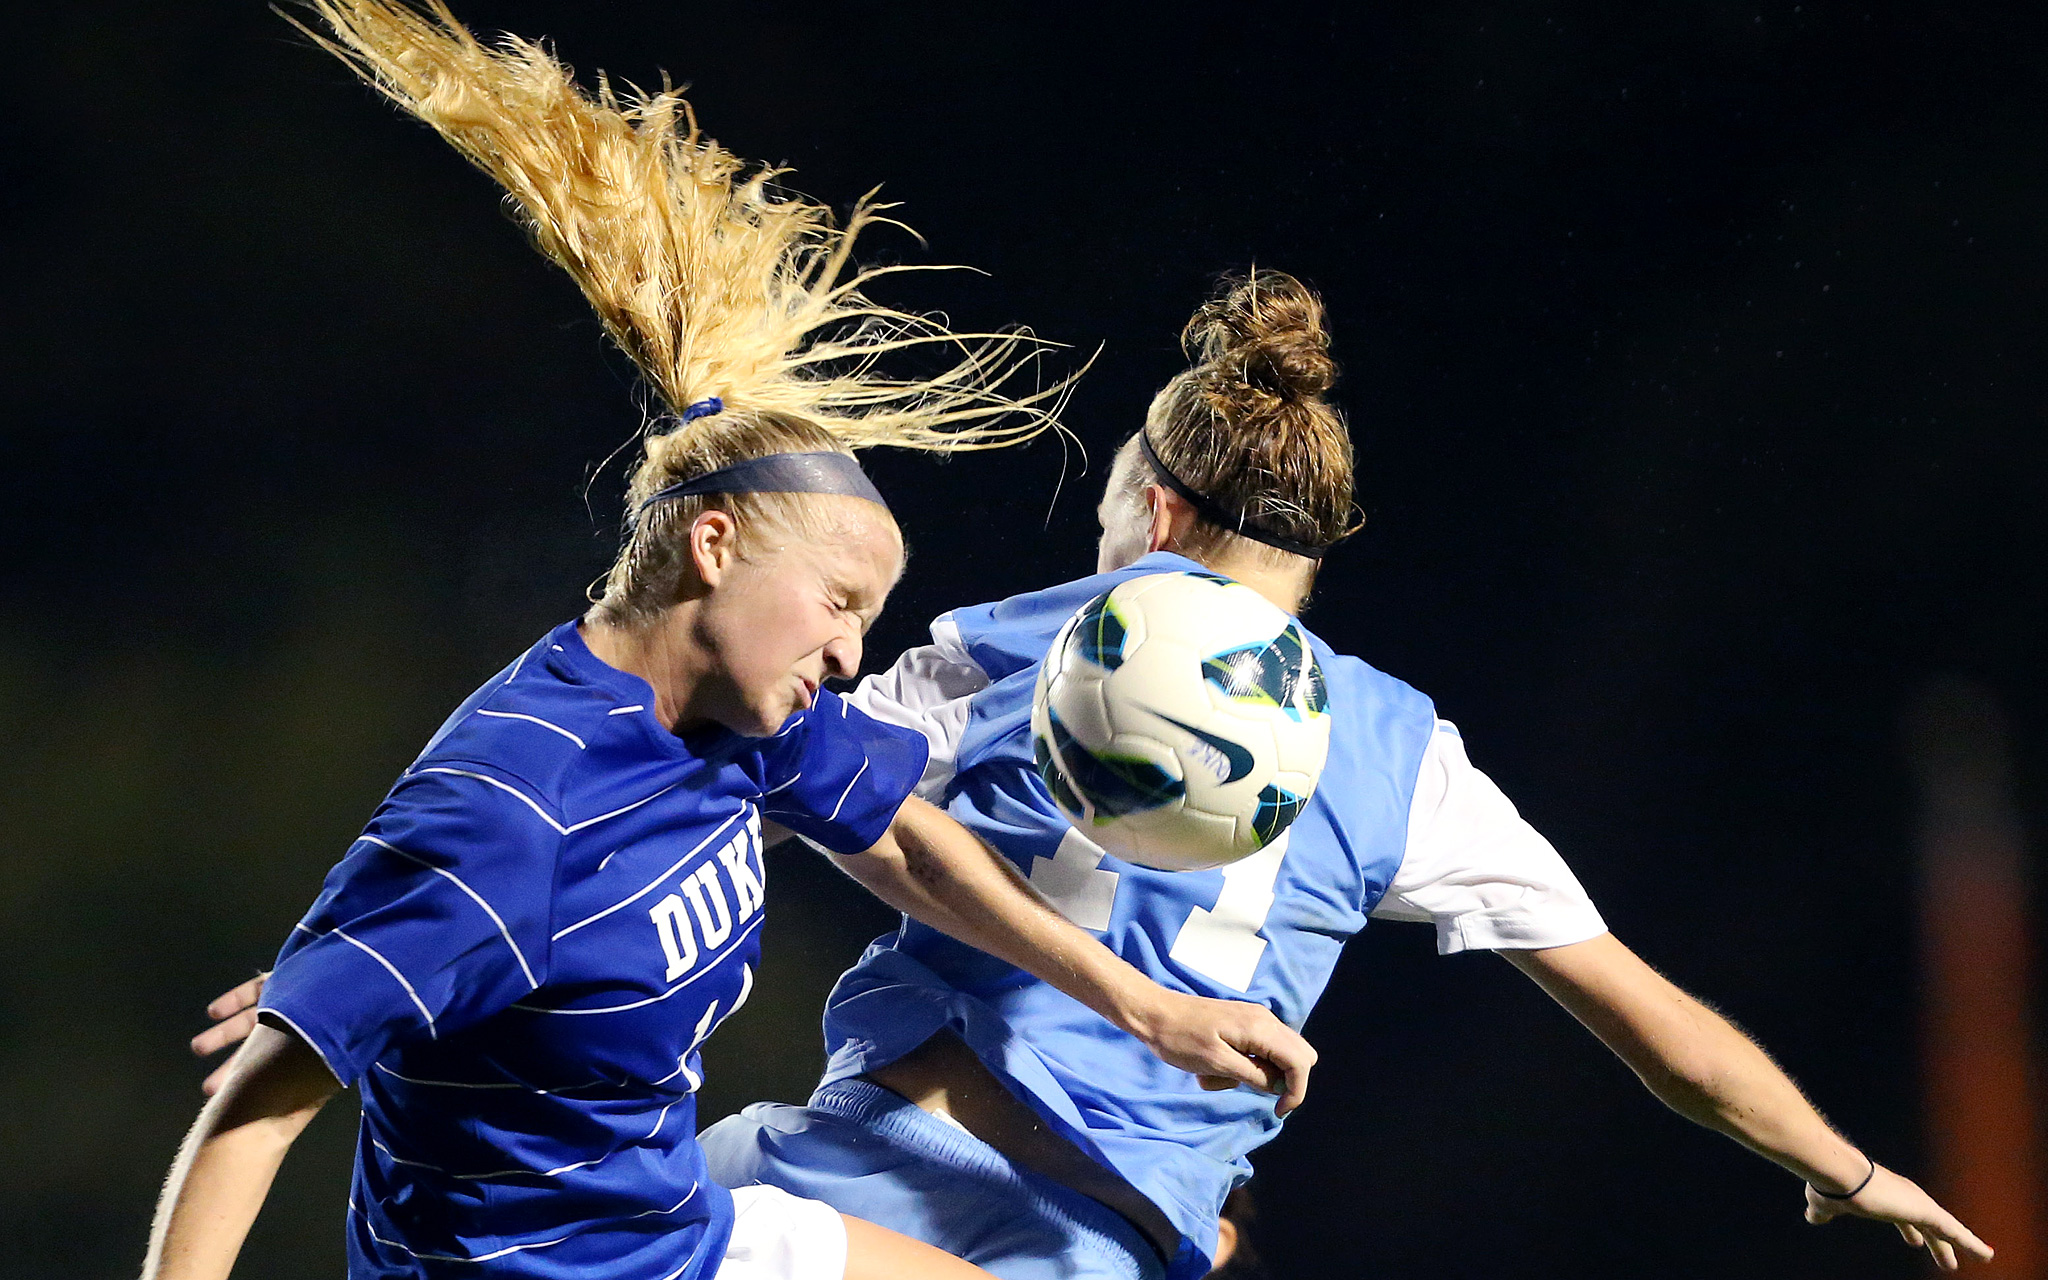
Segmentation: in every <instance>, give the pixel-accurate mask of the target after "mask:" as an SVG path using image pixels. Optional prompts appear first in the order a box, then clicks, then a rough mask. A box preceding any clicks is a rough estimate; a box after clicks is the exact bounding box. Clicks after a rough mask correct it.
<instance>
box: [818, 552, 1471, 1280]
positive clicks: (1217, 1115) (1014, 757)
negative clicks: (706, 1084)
mask: <svg viewBox="0 0 2048 1280" xmlns="http://www.w3.org/2000/svg"><path fill="white" fill-rule="evenodd" d="M1201 568H1202V566H1200V565H1198V564H1196V563H1195V562H1193V561H1191V560H1187V559H1183V558H1182V557H1180V556H1176V555H1172V554H1169V553H1164V552H1155V553H1153V554H1152V555H1148V556H1146V557H1145V558H1144V559H1142V560H1140V561H1138V562H1137V563H1136V564H1135V565H1132V566H1130V567H1129V568H1126V569H1121V570H1118V571H1116V572H1113V573H1106V574H1099V575H1096V576H1094V577H1090V578H1084V579H1082V580H1080V581H1078V582H1071V583H1068V584H1066V585H1064V586H1059V587H1053V588H1051V589H1049V590H1045V591H1036V592H1031V593H1029V594H1026V595H1021V596H1013V597H1012V598H1010V599H1008V600H1004V601H1002V602H1000V603H998V604H993V605H981V606H976V607H974V608H969V609H961V610H957V611H955V612H954V613H952V614H951V615H949V621H943V620H942V626H941V627H935V628H934V630H935V632H936V631H939V630H941V629H946V630H956V631H957V635H958V641H959V644H960V645H961V646H963V647H964V649H965V651H966V654H967V655H968V656H969V657H970V658H971V660H972V663H973V664H974V665H975V666H977V667H979V668H980V670H981V672H982V673H984V674H985V675H986V677H987V684H986V687H984V688H982V689H981V690H980V691H979V692H977V693H974V694H973V695H972V697H971V698H969V699H968V700H967V702H966V708H965V716H966V720H965V725H964V728H959V729H958V731H959V737H958V746H957V749H956V755H955V763H954V771H953V773H952V776H951V778H950V780H948V781H946V782H945V792H944V795H945V799H946V803H947V807H948V809H949V810H950V812H951V813H952V814H953V816H954V817H955V818H958V819H959V820H960V821H961V822H962V823H964V824H965V825H966V826H968V827H969V828H970V829H972V830H973V831H975V832H976V833H977V834H979V835H980V836H981V837H982V838H983V839H985V840H987V841H988V842H989V843H990V844H991V845H993V846H994V847H995V848H996V849H998V850H1000V851H1001V852H1002V853H1003V854H1004V855H1006V856H1007V857H1008V858H1009V859H1010V860H1011V861H1012V862H1013V863H1015V864H1016V865H1017V867H1018V868H1019V869H1020V870H1021V871H1023V872H1024V873H1025V874H1026V875H1027V876H1029V877H1030V879H1031V881H1032V883H1033V884H1035V885H1037V886H1038V887H1039V888H1040V889H1041V890H1042V891H1043V892H1045V893H1046V895H1047V896H1048V897H1050V898H1051V899H1052V900H1053V901H1054V902H1055V903H1056V904H1057V905H1058V906H1059V907H1060V908H1061V910H1062V911H1063V912H1065V913H1066V915H1067V916H1068V917H1069V918H1070V919H1072V920H1073V921H1074V922H1075V923H1077V924H1079V925H1081V926H1083V927H1084V928H1089V929H1092V930H1095V931H1096V932H1097V933H1099V934H1100V935H1101V936H1102V938H1103V940H1104V941H1105V942H1106V943H1107V944H1108V946H1109V947H1110V948H1111V949H1112V950H1114V951H1115V952H1117V954H1119V955H1121V956H1122V957H1123V958H1124V959H1126V960H1128V961H1130V962H1131V963H1132V964H1134V965H1136V966H1137V967H1138V968H1140V969H1142V970H1143V971H1144V972H1145V973H1147V974H1148V975H1150V976H1151V977H1152V978H1153V979H1155V980H1156V981H1158V982H1159V983H1161V984H1162V985H1164V986H1167V987H1170V988H1174V989H1176V990H1180V991H1188V992H1193V993H1195V994H1197V995H1204V996H1212V997H1220V998H1235V999H1249V1000H1254V1001H1257V1002H1259V1003H1261V1004H1264V1005H1266V1006H1267V1007H1268V1008H1270V1009H1272V1010H1273V1012H1274V1013H1275V1014H1276V1015H1278V1016H1279V1017H1280V1018H1281V1019H1282V1020H1283V1021H1285V1022H1287V1023H1288V1024H1289V1025H1290V1026H1294V1027H1297V1028H1298V1027H1300V1026H1301V1025H1302V1023H1303V1021H1304V1020H1305V1019H1306V1018H1307V1017H1308V1013H1309V1010H1310V1008H1311V1007H1312V1006H1313V1005H1314V1003H1315V1001H1316V998H1317V997H1318V996H1319V995H1321V993H1322V991H1323V987H1324V985H1325V984H1326V983H1327V982H1328V981H1329V977H1330V973H1331V970H1332V969H1333V967H1334V966H1335V964H1336V961H1337V955H1338V952H1339V949H1340V948H1341V947H1342V946H1343V944H1344V942H1345V940H1346V939H1348V938H1350V937H1351V936H1352V935H1353V934H1355V933H1357V932H1358V931H1359V930H1360V929H1362V928H1364V926H1365V923H1366V917H1367V914H1368V913H1369V912H1370V911H1371V910H1372V908H1373V906H1374V905H1375V904H1376V903H1377V902H1378V901H1379V900H1380V898H1381V896H1382V895H1383V894H1384V893H1385V892H1386V890H1387V887H1388V885H1389V883H1390V882H1391V881H1392V879H1393V877H1394V875H1395V873H1396V872H1397V871H1398V870H1399V868H1400V866H1401V862H1402V857H1403V853H1404V850H1405V847H1406V843H1407V828H1408V818H1409V810H1410V802H1411V799H1412V796H1413V793H1414V788H1415V783H1416V776H1417V772H1418V770H1419V768H1420V766H1421V762H1422V759H1423V755H1424V752H1425V750H1426V749H1427V747H1428V746H1429V744H1430V740H1431V737H1432V735H1433V734H1434V733H1435V732H1436V727H1437V721H1436V712H1435V708H1434V707H1433V706H1432V705H1431V703H1430V701H1429V699H1427V698H1426V697H1424V696H1423V695H1422V694H1420V693H1418V692H1416V691H1415V690H1414V689H1412V688H1410V687H1409V686H1407V685H1405V684H1403V683H1401V682H1400V681H1399V680H1396V679H1394V678H1392V677H1391V676H1387V675H1384V674H1382V673H1380V672H1378V671H1376V670H1374V669H1373V668H1371V667H1369V666H1367V665H1366V664H1365V663H1363V662H1360V661H1359V660H1358V659H1356V658H1350V657H1343V656H1340V655H1338V654H1336V653H1334V652H1333V651H1332V650H1331V649H1330V647H1329V646H1328V645H1327V644H1325V643H1323V641H1322V640H1320V639H1318V638H1316V637H1315V636H1313V635H1311V636H1310V637H1309V640H1310V643H1311V644H1312V645H1313V647H1314V649H1315V654H1316V658H1317V659H1318V661H1320V662H1321V663H1322V666H1323V672H1324V675H1325V677H1326V679H1327V681H1328V687H1329V702H1330V707H1331V711H1332V713H1333V729H1332V735H1331V741H1330V752H1329V760H1328V763H1327V764H1326V765H1325V766H1324V769H1323V775H1322V779H1321V782H1320V784H1319V785H1318V786H1317V789H1316V793H1315V797H1314V798H1313V799H1312V800H1311V801H1310V803H1309V805H1308V806H1307V807H1306V808H1305V809H1304V810H1303V811H1302V813H1301V815H1300V817H1298V818H1297V819H1296V820H1295V822H1294V825H1293V826H1292V827H1290V828H1289V829H1288V830H1287V832H1286V833H1285V834H1284V835H1283V836H1282V838H1281V839H1280V840H1279V841H1276V842H1275V843H1274V844H1273V845H1271V846H1268V847H1267V848H1266V849H1264V850H1262V851H1260V852H1259V853H1257V854H1255V855H1253V856H1252V857H1249V858H1246V859H1245V860H1243V861H1241V862H1238V863H1235V864H1233V865H1231V866H1229V867H1226V868H1223V869H1221V870H1216V871H1204V872H1184V873H1171V872H1162V871H1154V870H1150V869H1148V868H1145V867H1140V866H1135V865H1133V864H1130V863H1127V862H1123V861H1121V860H1120V859H1118V858H1115V857H1113V856H1107V855H1105V854H1104V853H1103V852H1102V850H1100V849H1099V848H1097V847H1096V846H1094V845H1093V844H1091V843H1090V842H1088V841H1087V840H1086V839H1085V838H1083V837H1082V836H1081V835H1080V834H1079V833H1078V832H1076V831H1075V830H1074V829H1073V828H1072V827H1071V826H1070V825H1069V824H1068V823H1067V820H1066V819H1065V818H1063V817H1062V816H1061V815H1060V813H1059V811H1058V810H1057V809H1055V808H1054V807H1053V804H1052V800H1051V797H1050V796H1049V795H1048V794H1047V792H1046V790H1045V787H1044V784H1043V783H1042V782H1040V780H1039V778H1038V776H1037V774H1036V772H1035V770H1034V769H1033V767H1032V752H1031V741H1030V723H1029V722H1030V714H1031V697H1032V691H1033V688H1034V686H1035V683H1036V681H1037V678H1038V667H1039V663H1040V661H1041V660H1042V658H1043V657H1044V655H1045V652H1046V650H1047V649H1048V648H1049V647H1050V645H1051V643H1052V639H1053V635H1054V633H1055V632H1056V631H1057V630H1058V629H1059V627H1060V625H1061V624H1062V623H1064V622H1065V621H1066V620H1067V618H1068V617H1069V616H1071V615H1072V614H1073V613H1074V612H1075V610H1077V609H1079V608H1080V607H1081V606H1082V605H1083V604H1085V603H1087V602H1088V601H1090V600H1092V599H1094V598H1095V597H1096V596H1099V595H1101V594H1103V593H1104V592H1106V591H1108V590H1109V589H1110V588H1111V587H1113V586H1115V585H1116V584H1117V583H1119V582H1122V581H1124V580H1126V579H1128V578H1131V577H1135V576H1138V575H1141V574H1148V573H1162V572H1170V571H1175V570H1200V569H1201ZM956 728H958V726H957V725H956ZM942 1028H950V1029H951V1030H953V1031H954V1032H955V1033H957V1034H958V1035H959V1036H960V1037H961V1038H962V1039H963V1040H964V1041H965V1042H966V1043H967V1044H968V1045H969V1046H970V1047H971V1048H972V1049H973V1050H974V1051H975V1052H976V1054H977V1055H978V1056H979V1057H980V1058H981V1060H982V1061H983V1062H984V1063H985V1064H986V1065H987V1066H988V1067H989V1068H990V1070H992V1071H993V1072H995V1074H996V1075H997V1076H998V1077H999V1078H1001V1079H1002V1080H1003V1081H1004V1082H1005V1083H1006V1084H1008V1086H1009V1087H1010V1088H1011V1089H1012V1090H1013V1091H1015V1092H1016V1093H1017V1094H1018V1095H1019V1096H1020V1097H1022V1098H1023V1099H1024V1100H1025V1101H1027V1102H1029V1103H1030V1104H1031V1105H1032V1106H1033V1108H1034V1109H1035V1110H1036V1111H1038V1112H1039V1114H1040V1115H1042V1116H1043V1117H1044V1118H1045V1119H1046V1121H1047V1123H1049V1124H1050V1125H1052V1126H1053V1127H1054V1128H1055V1129H1057V1130H1058V1131H1059V1132H1061V1133H1062V1134H1064V1135H1065V1136H1066V1137H1067V1138H1068V1139H1070V1140H1071V1141H1073V1142H1074V1143H1075V1144H1076V1145H1077V1146H1079V1147H1080V1148H1081V1149H1082V1150H1083V1151H1085V1152H1087V1153H1088V1154H1090V1155H1091V1156H1093V1157H1095V1158H1096V1159H1097V1160H1099V1161H1101V1162H1102V1163H1103V1164H1105V1165H1107V1166H1108V1167H1110V1168H1111V1169H1113V1170H1114V1171H1115V1172H1116V1173H1118V1174H1119V1175H1121V1176H1122V1177H1123V1178H1124V1179H1125V1180H1126V1181H1128V1182H1130V1183H1131V1184H1132V1185H1133V1186H1134V1187H1136V1188H1137V1189H1138V1190H1139V1191H1140V1192H1142V1193H1143V1194H1144V1195H1145V1196H1146V1197H1147V1198H1148V1199H1150V1200H1151V1201H1152V1202H1153V1203H1155V1204H1156V1205H1158V1206H1159V1207H1160V1209H1162V1210H1163V1211H1164V1212H1165V1213H1166V1215H1167V1217H1168V1218H1169V1219H1171V1221H1172V1222H1173V1224H1174V1226H1175V1227H1176V1228H1177V1229H1178V1230H1179V1232H1180V1233H1181V1235H1182V1242H1181V1247H1180V1250H1179V1252H1178V1255H1177V1256H1176V1257H1174V1258H1173V1259H1172V1260H1171V1263H1170V1266H1169V1275H1171V1276H1173V1277H1175V1278H1176V1280H1186V1278H1188V1277H1194V1276H1199V1275H1200V1274H1202V1273H1203V1272H1204V1271H1206V1270H1207V1269H1208V1266H1209V1258H1210V1256H1211V1254H1212V1253H1213V1251H1214V1248H1215V1241H1216V1221H1217V1216H1218V1213H1219V1211H1220V1209H1221V1206H1222V1203H1223V1198H1224V1196H1225V1194H1226V1193H1227V1192H1228V1191H1229V1190H1230V1188H1231V1187H1232V1186H1233V1185H1235V1184H1236V1183H1238V1182H1240V1181H1242V1180H1243V1179H1245V1178H1246V1177H1248V1176H1250V1172H1251V1166H1250V1164H1249V1162H1248V1161H1247V1159H1246V1157H1247V1154H1248V1153H1249V1152H1250V1151H1252V1150H1253V1149H1254V1148H1256V1147H1258V1146H1259V1145H1260V1144H1262V1143H1264V1142H1266V1141H1267V1140H1269V1139H1270V1138H1271V1137H1272V1136H1273V1135H1274V1133H1275V1132H1276V1131H1277V1129H1278V1127H1279V1124H1280V1121H1279V1119H1278V1118H1277V1117H1276V1116H1275V1115H1274V1113H1273V1108H1274V1101H1275V1100H1274V1099H1273V1098H1272V1097H1270V1096H1269V1095H1266V1094H1263V1093H1259V1092H1257V1091H1254V1090H1252V1089H1248V1088H1239V1089H1233V1090H1228V1091H1224V1092H1208V1091H1205V1090H1203V1089H1202V1088H1200V1086H1199V1085H1198V1084H1197V1083H1196V1081H1195V1079H1194V1077H1193V1076H1191V1075H1188V1074H1187V1073H1185V1072H1182V1071H1179V1070H1177V1069H1175V1068H1173V1067H1169V1066H1167V1065H1166V1064H1164V1063H1162V1062H1160V1061H1159V1060H1158V1059H1157V1058H1155V1057H1154V1056H1153V1055H1152V1054H1151V1052H1150V1051H1149V1050H1147V1049H1146V1048H1145V1046H1144V1045H1143V1044H1141V1043H1140V1042H1139V1041H1137V1040H1136V1039H1134V1038H1133V1037H1131V1036H1128V1035H1126V1034H1124V1033H1123V1032H1121V1031H1119V1030H1117V1029H1116V1028H1115V1027H1113V1026H1111V1025H1110V1024H1109V1023H1108V1022H1106V1021H1105V1020H1103V1019H1102V1018H1101V1017H1099V1016H1098V1015H1096V1014H1095V1013H1093V1012H1091V1011H1090V1010H1088V1009H1087V1008H1085V1007H1084V1006H1082V1005H1081V1004H1079V1003H1078V1002H1076V1001H1074V1000H1072V999H1071V998H1069V997H1067V996H1065V995H1063V994H1061V993H1060V992H1058V991H1056V990H1054V989H1053V988H1052V987H1050V986H1048V985H1047V984H1045V983H1043V982H1041V981H1038V980H1037V979H1035V978H1032V977H1031V976H1030V975H1028V974H1025V973H1023V972H1020V971H1019V970H1017V969H1015V968H1013V967H1011V966H1009V965H1007V964H1004V963H1003V962H1001V961H999V960H996V959H993V958H991V957H989V956H987V955H984V954H982V953H981V952H978V951H975V950H973V949H972V948H969V947H967V946H965V945H963V944H961V943H958V942H955V941H954V940H952V939H950V938H947V937H945V936H944V935H942V934H939V933H936V932H934V931H932V930H930V929H928V928H926V927H924V926H922V925H919V924H917V923H915V922H913V921H910V920H907V919H906V920H905V921H904V924H903V927H902V929H901V930H900V931H898V932H897V933H895V934H892V935H889V936H886V937H884V938H881V939H879V940H877V941H876V942H875V944H874V945H872V946H871V947H869V948H868V951H867V954H866V955H865V956H864V957H863V958H862V959H861V961H860V963H859V964H858V965H856V966H855V967H854V968H853V969H852V970H850V971H849V972H848V973H847V974H846V975H845V976H844V977H843V978H842V979H841V980H840V982H839V985H838V987H837V988H836V989H835V990H834V991H833V993H832V998H831V1002H830V1004H829V1005H828V1007H827V1009H826V1013H825V1037H826V1045H827V1049H828V1051H829V1053H830V1055H831V1056H830V1061H829V1064H828V1066H827V1069H826V1075H825V1079H826V1081H827V1083H828V1084H829V1083H830V1082H832V1081H837V1080H843V1079H846V1078H847V1077H850V1076H854V1075H857V1074H859V1073H861V1072H864V1071H867V1070H871V1069H873V1068H875V1067H879V1066H882V1065H884V1064H886V1063H888V1062H891V1061H893V1060H895V1059H896V1058H898V1057H901V1056H902V1055H903V1054H905V1053H908V1052H909V1051H910V1050H912V1049H914V1048H916V1047H917V1046H918V1045H919V1044H921V1043H923V1042H924V1041H925V1040H926V1039H927V1038H929V1037H930V1036H931V1035H932V1034H934V1033H935V1032H937V1031H939V1030H940V1029H942Z"/></svg>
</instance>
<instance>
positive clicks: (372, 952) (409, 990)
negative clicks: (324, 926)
mask: <svg viewBox="0 0 2048 1280" xmlns="http://www.w3.org/2000/svg"><path fill="white" fill-rule="evenodd" d="M292 928H294V929H305V931H306V932H307V933H311V934H313V936H314V937H316V938H318V937H321V936H323V935H321V934H318V933H314V932H313V930H311V929H306V926H305V925H302V924H295V925H293V926H292ZM327 932H328V933H331V934H333V935H334V936H335V937H337V938H340V939H341V940H342V941H343V942H346V943H347V944H348V945H350V946H352V947H355V948H357V949H358V950H361V951H362V952H364V953H365V954H367V955H368V956H369V957H370V958H371V959H372V960H375V961H376V962H377V963H378V964H381V965H383V966H384V968H385V970H386V971H387V972H389V973H390V974H391V976H392V977H394V978H396V979H398V985H399V986H401V987H404V988H405V994H406V995H408V996H411V997H412V1004H413V1008H415V1009H418V1010H419V1011H420V1016H421V1017H422V1018H425V1019H426V1020H427V1035H428V1037H429V1038H431V1039H434V1040H439V1039H440V1038H441V1033H440V1032H439V1031H436V1030H435V1029H434V1015H433V1014H432V1013H429V1012H428V1011H427V1002H426V1001H424V1000H422V999H420V993H419V992H417V991H415V990H413V987H412V983H410V982H407V981H406V980H405V975H404V974H402V973H400V972H399V971H398V966H397V965H395V964H393V963H391V962H390V961H389V960H386V959H385V958H384V957H383V955H381V954H380V953H379V952H378V950H377V948H375V947H373V946H371V945H370V944H369V943H367V942H358V941H356V940H355V939H354V938H351V937H349V936H348V935H347V934H345V933H343V932H342V931H341V930H340V929H329V930H328V931H327Z"/></svg>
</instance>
